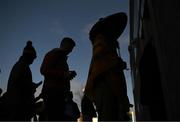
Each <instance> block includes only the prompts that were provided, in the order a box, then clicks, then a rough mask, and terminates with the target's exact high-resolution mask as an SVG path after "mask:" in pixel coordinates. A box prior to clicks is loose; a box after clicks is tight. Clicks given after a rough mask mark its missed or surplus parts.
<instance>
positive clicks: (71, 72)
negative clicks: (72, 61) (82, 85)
mask: <svg viewBox="0 0 180 122" xmlns="http://www.w3.org/2000/svg"><path fill="white" fill-rule="evenodd" d="M69 73H70V75H71V77H72V78H74V77H75V76H76V75H77V73H76V71H69Z"/></svg>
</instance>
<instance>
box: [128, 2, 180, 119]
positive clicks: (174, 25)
mask: <svg viewBox="0 0 180 122" xmlns="http://www.w3.org/2000/svg"><path fill="white" fill-rule="evenodd" d="M137 1H138V2H137ZM145 2H147V4H146V5H147V6H144V5H145V4H144V3H145ZM137 3H139V4H138V5H137ZM147 7H148V16H147V13H146V14H145V15H144V11H145V10H146V8H147ZM142 8H143V9H142ZM179 11H180V1H179V0H173V1H171V0H154V1H152V0H146V1H145V0H130V21H131V22H130V23H131V24H130V26H131V27H130V33H131V34H130V49H131V51H130V60H131V68H132V74H133V75H132V76H133V79H134V84H135V85H134V96H135V105H136V106H135V107H136V114H137V119H138V118H139V120H140V119H142V118H143V116H148V115H144V113H147V114H148V110H147V111H144V109H145V107H144V106H142V108H141V103H140V87H141V86H140V85H141V81H140V78H139V77H140V76H139V75H140V73H139V69H138V68H139V61H140V59H141V56H142V54H143V51H144V47H145V46H146V44H147V43H148V42H149V41H152V43H153V45H154V47H155V50H156V52H157V60H158V67H159V70H160V76H161V85H162V90H163V97H164V99H165V105H166V106H165V108H166V114H167V117H168V120H180V111H179V110H180V106H179V105H178V104H179V103H180V77H179V74H180V72H179V69H180V47H179V44H180V13H178V12H179ZM135 18H136V19H135ZM137 18H140V19H137ZM137 21H138V22H137ZM137 23H138V24H137ZM137 25H138V27H137ZM138 34H139V35H138ZM138 36H139V37H138ZM132 50H133V51H132ZM142 113H143V114H142Z"/></svg>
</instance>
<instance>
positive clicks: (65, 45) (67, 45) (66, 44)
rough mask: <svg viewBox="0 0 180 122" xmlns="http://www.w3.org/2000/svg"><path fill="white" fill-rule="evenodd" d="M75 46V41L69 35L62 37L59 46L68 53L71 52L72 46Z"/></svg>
mask: <svg viewBox="0 0 180 122" xmlns="http://www.w3.org/2000/svg"><path fill="white" fill-rule="evenodd" d="M75 46H76V43H75V42H74V40H73V39H71V38H69V37H65V38H63V39H62V41H61V44H60V48H61V49H62V50H63V51H64V52H65V53H66V54H67V55H68V54H69V53H70V52H72V50H73V48H74V47H75Z"/></svg>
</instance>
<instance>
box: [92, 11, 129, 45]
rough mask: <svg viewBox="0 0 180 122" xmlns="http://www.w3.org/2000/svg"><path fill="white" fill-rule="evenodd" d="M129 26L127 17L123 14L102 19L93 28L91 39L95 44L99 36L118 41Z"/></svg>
mask: <svg viewBox="0 0 180 122" xmlns="http://www.w3.org/2000/svg"><path fill="white" fill-rule="evenodd" d="M126 24H127V15H126V14H125V13H123V12H119V13H115V14H112V15H110V16H107V17H105V18H100V19H99V21H98V22H97V23H95V24H94V26H93V27H92V28H91V30H90V32H89V38H90V40H91V41H92V42H93V41H94V38H95V36H96V35H97V34H99V33H100V34H103V35H105V36H107V37H109V38H112V39H118V38H119V36H120V35H121V34H122V32H123V31H124V29H125V27H126Z"/></svg>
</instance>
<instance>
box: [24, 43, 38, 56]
mask: <svg viewBox="0 0 180 122" xmlns="http://www.w3.org/2000/svg"><path fill="white" fill-rule="evenodd" d="M24 54H31V55H35V56H36V50H35V49H34V47H33V46H32V42H31V41H27V43H26V46H25V47H24V50H23V55H24Z"/></svg>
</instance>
